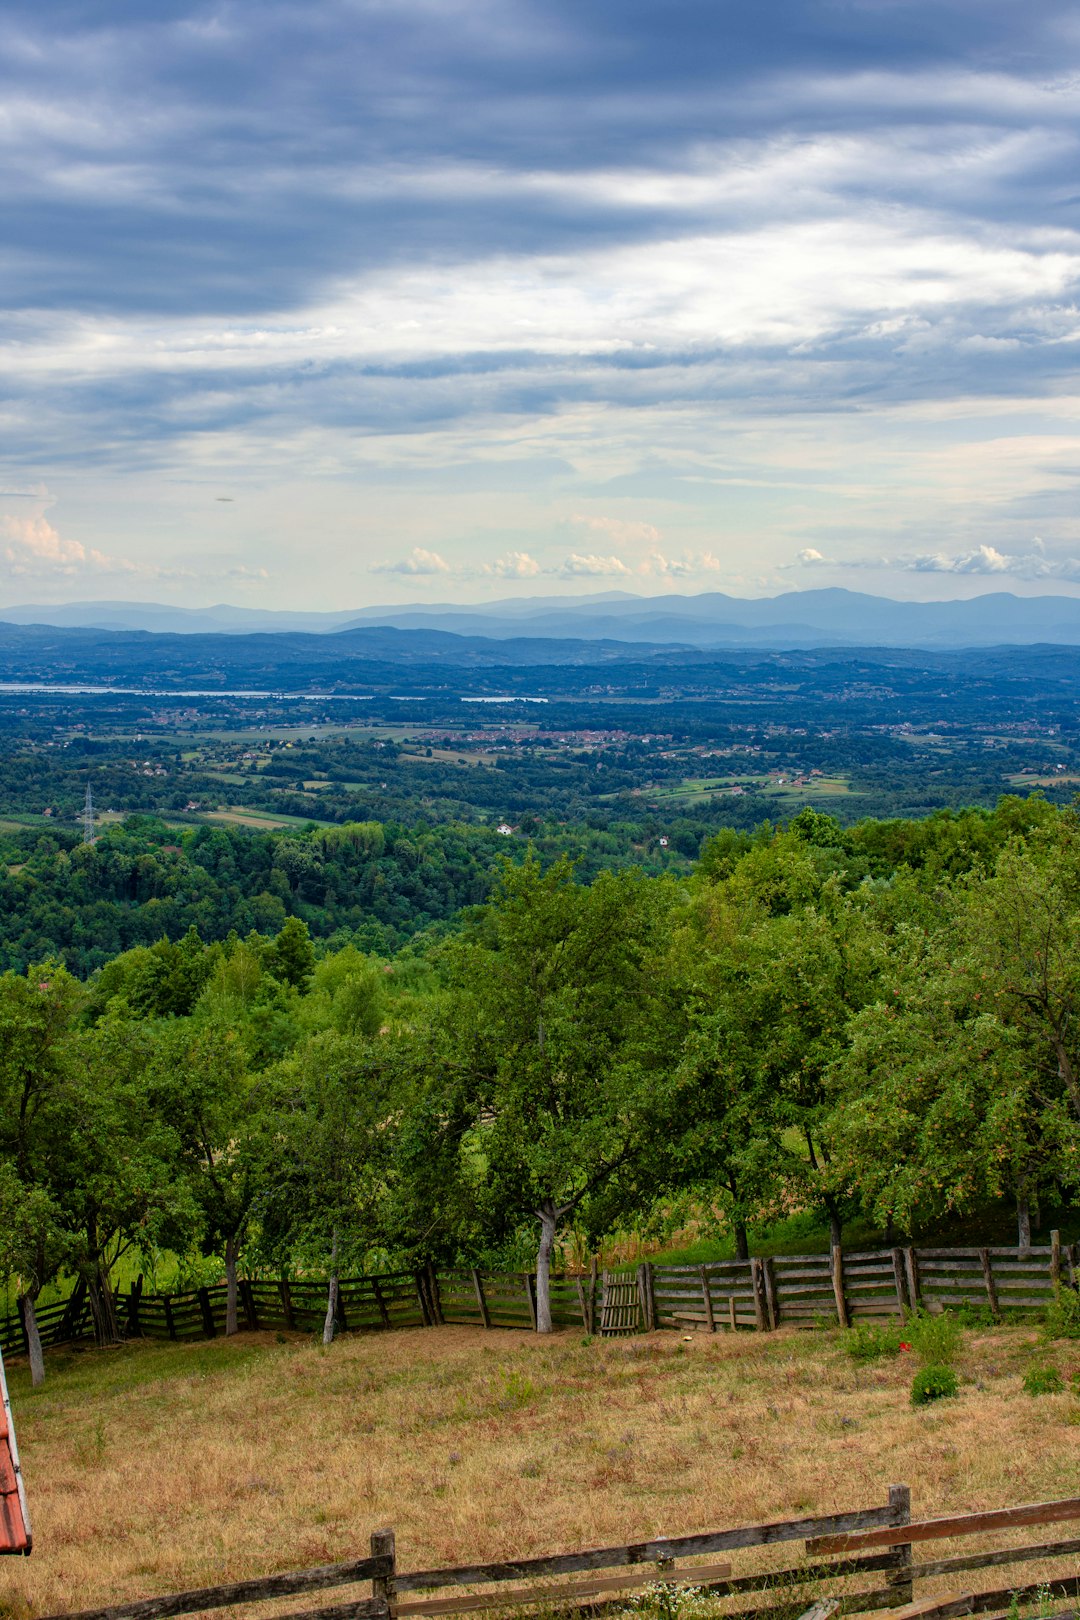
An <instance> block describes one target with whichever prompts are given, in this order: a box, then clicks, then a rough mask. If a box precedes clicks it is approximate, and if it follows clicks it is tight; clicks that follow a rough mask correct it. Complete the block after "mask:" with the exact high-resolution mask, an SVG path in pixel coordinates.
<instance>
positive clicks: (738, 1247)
mask: <svg viewBox="0 0 1080 1620" xmlns="http://www.w3.org/2000/svg"><path fill="white" fill-rule="evenodd" d="M735 1258H736V1260H749V1258H750V1240H749V1239H748V1237H747V1235H746V1222H745V1221H736V1222H735Z"/></svg>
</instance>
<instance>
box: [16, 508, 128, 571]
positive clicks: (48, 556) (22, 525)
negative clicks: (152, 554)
mask: <svg viewBox="0 0 1080 1620" xmlns="http://www.w3.org/2000/svg"><path fill="white" fill-rule="evenodd" d="M0 536H2V537H3V540H4V542H5V543H4V547H3V555H4V560H5V562H6V563H7V565H8V568H9V570H10V572H11V573H12V574H13V575H15V576H16V577H22V576H30V575H35V574H61V575H75V574H82V573H86V572H88V571H89V572H96V573H108V574H116V573H134V572H137V569H136V565H135V564H134V563H132V562H128V560H127V559H126V558H124V557H107V556H106V555H105V553H104V552H102V551H96V550H94V549H93V547H87V546H84V545H83V544H82V543H81V542H80V541H78V540H65V539H63V538H62V537H61V535H60V534H59V533H58V532H57V530H56V529H54V528H53V526H52V524H51V523H50V522H49V520H48V518H46V517H42V516H36V517H25V518H23V517H10V516H9V517H3V518H0Z"/></svg>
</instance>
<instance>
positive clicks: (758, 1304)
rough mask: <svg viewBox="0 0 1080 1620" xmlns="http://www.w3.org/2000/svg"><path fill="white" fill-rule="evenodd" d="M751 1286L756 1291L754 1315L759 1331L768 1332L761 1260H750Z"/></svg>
mask: <svg viewBox="0 0 1080 1620" xmlns="http://www.w3.org/2000/svg"><path fill="white" fill-rule="evenodd" d="M750 1287H751V1288H752V1289H753V1291H754V1316H755V1317H756V1318H757V1330H758V1332H759V1333H767V1332H768V1330H769V1329H768V1322H767V1320H766V1317H765V1285H764V1283H763V1282H762V1280H761V1261H760V1260H751V1262H750Z"/></svg>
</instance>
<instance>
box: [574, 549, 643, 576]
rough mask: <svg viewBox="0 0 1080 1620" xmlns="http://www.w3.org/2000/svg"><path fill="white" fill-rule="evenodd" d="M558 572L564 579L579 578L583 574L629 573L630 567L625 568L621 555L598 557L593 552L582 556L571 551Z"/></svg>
mask: <svg viewBox="0 0 1080 1620" xmlns="http://www.w3.org/2000/svg"><path fill="white" fill-rule="evenodd" d="M559 572H560V573H561V574H562V576H563V578H564V579H580V578H581V577H582V576H583V575H592V576H594V577H601V576H603V575H606V574H607V575H612V574H614V575H620V574H629V573H630V569H629V568H627V566H626V564H625V563H624V562H623V560H622V558H621V557H598V556H596V555H595V554H591V555H589V556H584V557H583V556H581V555H580V553H578V552H576V551H573V552H571V553H570V556H569V557H567V559H566V561H565V562H564V563H563V565H562V567H561V569H560V570H559Z"/></svg>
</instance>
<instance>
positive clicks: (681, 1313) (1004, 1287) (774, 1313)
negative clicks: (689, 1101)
mask: <svg viewBox="0 0 1080 1620" xmlns="http://www.w3.org/2000/svg"><path fill="white" fill-rule="evenodd" d="M1078 1270H1080V1244H1063V1243H1061V1242H1060V1240H1059V1238H1058V1234H1057V1233H1056V1232H1055V1233H1052V1234H1051V1242H1050V1243H1049V1244H1045V1245H1040V1246H1039V1247H1036V1248H1030V1249H1009V1248H1002V1247H984V1248H971V1249H960V1248H957V1249H942V1248H915V1247H910V1246H909V1247H907V1248H894V1249H876V1250H855V1251H852V1252H850V1253H845V1252H844V1251H842V1250H841V1249H834V1250H833V1251H832V1252H831V1254H802V1255H776V1256H772V1257H768V1258H765V1259H757V1258H754V1259H751V1260H718V1261H713V1262H711V1263H710V1264H708V1265H703V1266H693V1265H682V1266H658V1265H653V1264H652V1263H651V1262H648V1261H647V1262H644V1263H643V1264H642V1265H639V1266H638V1267H637V1270H636V1272H635V1271H629V1272H625V1271H624V1272H604V1273H603V1274H602V1275H600V1276H598V1274H597V1270H596V1266H595V1264H594V1266H593V1269H592V1272H591V1273H590V1274H588V1275H579V1276H556V1277H553V1278H552V1280H551V1318H552V1324H553V1326H555V1327H557V1328H559V1327H563V1328H570V1327H583V1328H584V1329H585V1331H586V1332H589V1333H595V1332H600V1333H602V1334H605V1335H608V1334H611V1335H614V1334H628V1333H636V1332H640V1331H642V1330H649V1329H652V1328H676V1329H684V1330H685V1329H687V1328H689V1329H693V1330H701V1331H705V1332H709V1333H715V1332H724V1331H728V1332H731V1331H738V1330H741V1329H755V1330H757V1331H761V1332H767V1331H769V1330H770V1329H773V1328H776V1327H781V1326H785V1325H795V1326H803V1327H807V1326H814V1325H815V1324H817V1323H836V1322H839V1323H840V1324H841V1325H842V1326H845V1327H847V1326H849V1325H850V1324H851V1323H852V1322H853V1321H854V1322H858V1321H871V1320H875V1319H878V1320H880V1319H882V1318H888V1317H892V1318H894V1319H895V1318H898V1317H899V1318H903V1317H904V1316H905V1315H906V1314H907V1313H908V1312H909V1311H910V1310H911V1309H912V1308H913V1307H920V1308H922V1309H925V1310H928V1311H931V1312H937V1311H942V1310H947V1309H950V1308H953V1307H955V1306H957V1305H967V1306H981V1307H984V1308H985V1309H987V1310H988V1311H989V1312H990V1313H991V1315H992V1316H993V1317H994V1319H995V1320H1000V1319H1001V1318H1002V1316H1003V1315H1004V1313H1005V1312H1018V1313H1022V1314H1023V1313H1028V1312H1031V1311H1034V1310H1043V1309H1045V1308H1046V1306H1048V1305H1049V1304H1050V1303H1051V1301H1052V1300H1053V1299H1054V1297H1055V1294H1056V1291H1057V1289H1058V1288H1059V1287H1060V1286H1061V1285H1062V1284H1065V1285H1067V1286H1070V1287H1075V1286H1076V1282H1077V1273H1078ZM226 1302H227V1290H226V1286H225V1284H224V1283H216V1284H214V1285H213V1286H211V1287H208V1288H195V1289H190V1290H188V1291H187V1292H185V1293H175V1294H151V1293H147V1292H145V1290H144V1289H143V1286H142V1280H141V1279H140V1281H139V1282H138V1283H137V1284H135V1285H133V1287H132V1288H131V1290H130V1292H129V1293H127V1294H124V1295H122V1296H121V1297H120V1298H119V1300H118V1302H117V1303H118V1314H119V1317H120V1321H121V1325H122V1327H123V1328H124V1330H125V1331H126V1332H127V1334H128V1335H130V1336H131V1337H143V1338H154V1339H175V1340H178V1341H181V1340H187V1339H207V1338H214V1337H215V1336H216V1335H217V1334H220V1333H224V1332H225V1312H226ZM238 1306H239V1316H240V1321H241V1324H242V1325H243V1326H244V1327H248V1328H278V1329H286V1330H289V1331H292V1330H299V1331H301V1332H315V1331H317V1330H318V1329H319V1328H321V1326H322V1324H323V1320H324V1318H325V1315H326V1285H325V1284H324V1283H323V1282H321V1281H314V1280H309V1279H300V1280H295V1279H294V1280H288V1279H285V1278H282V1279H280V1280H276V1281H270V1280H267V1279H265V1278H244V1279H242V1280H241V1282H240V1285H239V1299H238ZM37 1321H38V1330H39V1332H40V1334H41V1342H42V1344H43V1345H44V1346H45V1347H46V1348H48V1347H50V1346H55V1345H59V1344H67V1343H71V1342H73V1341H76V1340H79V1339H83V1338H89V1337H92V1335H93V1331H94V1325H93V1319H92V1316H91V1312H90V1305H89V1301H88V1299H87V1296H86V1290H85V1288H83V1287H82V1286H81V1285H80V1286H76V1288H75V1289H74V1290H73V1292H72V1293H71V1295H70V1296H69V1297H68V1298H67V1299H66V1300H58V1301H56V1302H55V1303H54V1304H50V1305H44V1306H42V1307H40V1308H39V1309H38V1311H37ZM444 1322H446V1323H456V1324H460V1325H463V1326H474V1327H485V1328H496V1327H507V1328H534V1327H535V1326H536V1293H535V1282H534V1279H533V1276H532V1274H531V1273H530V1272H521V1271H509V1272H483V1273H481V1272H480V1271H476V1270H472V1271H453V1272H448V1273H443V1274H441V1275H436V1273H435V1272H434V1270H433V1269H431V1268H430V1267H429V1268H428V1269H427V1270H425V1271H419V1272H405V1271H401V1272H392V1273H388V1274H386V1275H384V1276H379V1277H346V1278H342V1279H341V1282H340V1284H339V1289H338V1311H337V1325H338V1328H339V1329H341V1330H342V1331H344V1332H352V1331H364V1332H366V1331H375V1330H378V1329H384V1328H403V1327H429V1326H434V1325H436V1324H438V1323H444ZM25 1349H26V1333H25V1330H24V1327H23V1323H22V1319H21V1317H20V1315H19V1313H18V1312H12V1313H11V1314H9V1315H7V1316H2V1317H0V1350H2V1351H3V1352H4V1353H5V1354H8V1355H10V1354H15V1355H17V1354H20V1353H22V1352H24V1351H25Z"/></svg>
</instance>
